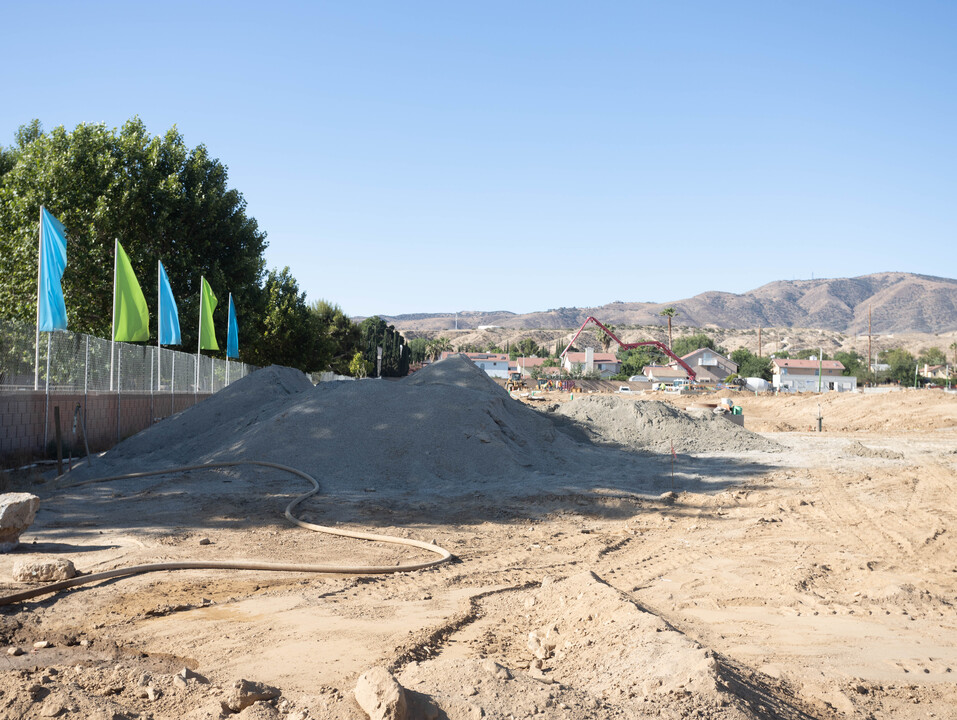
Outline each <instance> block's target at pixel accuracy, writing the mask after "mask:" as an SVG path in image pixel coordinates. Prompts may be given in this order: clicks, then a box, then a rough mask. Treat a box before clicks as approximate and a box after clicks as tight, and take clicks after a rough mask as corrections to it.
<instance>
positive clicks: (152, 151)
mask: <svg viewBox="0 0 957 720" xmlns="http://www.w3.org/2000/svg"><path fill="white" fill-rule="evenodd" d="M11 157H12V158H13V160H14V163H13V165H12V167H11V166H10V158H11ZM0 165H2V167H5V168H8V169H7V170H6V172H2V174H0V316H3V317H6V318H10V319H18V320H24V321H27V322H30V321H32V320H33V319H34V318H35V315H36V290H37V286H36V283H37V226H38V221H39V214H40V206H41V205H43V206H46V207H47V209H48V210H49V211H50V212H51V213H53V215H54V216H56V217H57V218H58V219H59V220H60V222H62V223H63V225H64V226H65V227H66V229H67V233H68V246H67V258H68V261H67V267H66V271H65V273H64V275H63V292H64V298H65V300H66V308H67V318H68V322H69V326H70V329H71V330H74V331H77V332H86V333H91V334H94V335H99V336H101V337H108V336H109V333H110V331H111V327H110V326H111V318H112V297H113V285H112V283H113V275H112V270H113V241H114V238H118V239H119V240H120V241H121V242H122V243H123V247H124V248H125V249H126V251H127V253H128V254H129V256H130V259H131V261H132V264H133V268H134V270H135V272H136V274H137V277H138V279H139V282H140V285H141V286H142V288H143V292H144V294H145V295H146V298H147V303H148V304H149V305H150V306H151V309H152V310H153V313H152V315H153V317H155V298H156V282H157V277H156V261H157V260H162V261H163V264H164V266H165V267H166V271H167V274H168V275H169V278H170V284H171V286H172V288H173V293H174V295H175V296H176V298H177V304H178V306H179V313H180V320H181V323H180V324H181V327H182V334H183V347H185V348H194V347H196V338H197V327H198V323H197V322H196V317H197V315H198V311H199V286H200V277H201V276H205V277H206V279H207V281H209V283H210V285H211V286H212V288H213V290H214V292H215V293H216V294H217V296H218V298H219V304H218V306H217V308H216V311H215V314H214V317H215V322H216V325H217V327H221V328H223V327H225V326H226V314H227V305H228V303H227V302H226V298H227V296H228V293H230V292H232V294H233V301H234V303H235V304H236V310H237V315H238V319H239V347H240V354H241V355H242V358H243V359H244V360H246V359H249V360H250V361H252V360H251V358H248V356H247V354H246V349H247V348H250V347H252V346H253V340H254V338H253V334H254V329H253V325H254V324H255V323H254V322H253V319H254V318H255V317H257V315H256V311H257V310H259V309H260V308H261V307H262V281H263V275H264V262H263V258H262V254H263V251H264V249H265V247H266V242H265V240H266V235H265V233H263V232H262V231H260V230H259V228H258V226H257V224H256V221H255V220H254V219H253V218H251V217H247V216H246V213H245V210H246V202H245V200H244V199H243V196H242V195H241V194H240V193H239V192H238V191H236V190H234V189H230V188H229V187H228V185H227V180H228V177H227V172H226V167H225V166H224V165H223V164H222V163H220V162H219V161H218V160H216V159H213V158H210V157H209V154H208V152H207V150H206V148H205V147H204V146H202V145H200V146H198V147H196V148H193V149H192V150H191V149H189V148H187V147H186V145H185V144H184V142H183V138H182V136H181V135H180V134H179V132H178V131H177V130H176V128H175V127H174V128H172V129H171V130H169V131H168V132H167V133H166V134H165V135H164V136H162V137H159V136H156V137H151V136H150V135H149V133H147V131H146V128H145V126H144V124H143V123H142V121H141V120H140V119H139V118H133V119H131V120H129V121H128V122H126V123H125V124H124V125H123V127H122V128H121V129H120V130H119V131H117V130H115V129H108V128H107V127H106V126H105V125H103V124H82V123H81V124H80V125H77V126H76V128H75V129H74V130H72V131H67V130H66V129H64V128H63V127H62V126H60V127H57V128H54V129H53V130H52V131H51V132H49V133H45V132H43V129H42V127H41V125H40V123H39V121H36V120H35V121H33V122H32V123H30V124H28V125H25V126H23V127H21V128H20V130H19V131H18V133H17V144H16V146H15V147H14V148H12V150H11V151H7V152H5V153H4V159H3V160H2V161H0ZM154 337H155V336H154ZM223 341H224V342H223V343H222V345H223V347H225V338H223Z"/></svg>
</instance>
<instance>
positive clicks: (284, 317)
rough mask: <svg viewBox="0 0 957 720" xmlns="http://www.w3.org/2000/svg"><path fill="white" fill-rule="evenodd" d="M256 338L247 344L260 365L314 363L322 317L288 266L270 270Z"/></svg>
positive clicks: (306, 366)
mask: <svg viewBox="0 0 957 720" xmlns="http://www.w3.org/2000/svg"><path fill="white" fill-rule="evenodd" d="M256 318H257V322H256V331H257V332H256V333H255V336H254V341H253V342H252V343H251V346H250V347H249V348H248V350H247V352H248V356H249V357H250V358H251V362H253V363H255V364H257V365H268V364H270V363H272V364H276V365H285V366H287V367H294V368H299V369H300V370H303V371H309V370H325V369H326V368H325V367H322V366H320V367H315V366H314V363H315V362H316V357H317V350H318V344H319V337H320V326H319V318H318V316H317V315H316V314H314V313H312V312H310V310H309V307H308V306H307V305H306V294H305V293H303V292H300V291H299V284H298V283H297V282H296V279H295V278H294V277H293V276H292V273H291V272H290V271H289V268H288V267H285V268H283V269H282V270H281V271H278V272H277V271H276V270H271V271H270V272H269V275H268V276H267V277H266V283H265V286H264V287H263V292H262V295H261V306H260V308H259V314H258V315H257V316H256Z"/></svg>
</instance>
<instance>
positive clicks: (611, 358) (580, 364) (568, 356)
mask: <svg viewBox="0 0 957 720" xmlns="http://www.w3.org/2000/svg"><path fill="white" fill-rule="evenodd" d="M562 367H563V368H564V369H565V372H568V373H573V372H576V371H578V370H581V371H582V372H583V373H591V372H598V373H599V374H600V376H601V377H603V378H609V377H611V376H612V375H617V374H618V373H619V372H620V371H621V362H620V361H619V360H618V358H617V357H615V354H614V353H596V352H595V351H594V350H592V349H591V348H585V352H570V353H565V359H564V360H563V361H562Z"/></svg>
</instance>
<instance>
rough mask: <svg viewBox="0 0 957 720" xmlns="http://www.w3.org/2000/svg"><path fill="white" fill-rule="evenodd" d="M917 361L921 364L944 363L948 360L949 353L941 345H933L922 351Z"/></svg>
mask: <svg viewBox="0 0 957 720" xmlns="http://www.w3.org/2000/svg"><path fill="white" fill-rule="evenodd" d="M917 362H919V363H920V364H921V365H925V364H926V365H943V364H944V363H946V362H947V355H946V354H944V351H943V350H941V349H940V348H939V347H931V348H927V349H925V350H922V351H921V352H920V355H918V356H917Z"/></svg>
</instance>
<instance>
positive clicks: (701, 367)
mask: <svg viewBox="0 0 957 720" xmlns="http://www.w3.org/2000/svg"><path fill="white" fill-rule="evenodd" d="M681 359H682V360H684V361H685V362H686V363H687V364H688V365H689V366H691V369H692V370H694V372H695V380H697V381H698V382H703V383H718V382H722V381H723V380H724V379H725V378H726V377H728V375H734V374H735V373H737V372H738V364H737V363H736V362H734V361H733V360H728V358H726V357H725V356H724V355H722V354H721V353H718V352H715V351H714V350H711V349H709V348H698V349H697V350H695V351H694V352H690V353H688V354H687V355H684V356H683V357H682V358H681Z"/></svg>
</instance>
